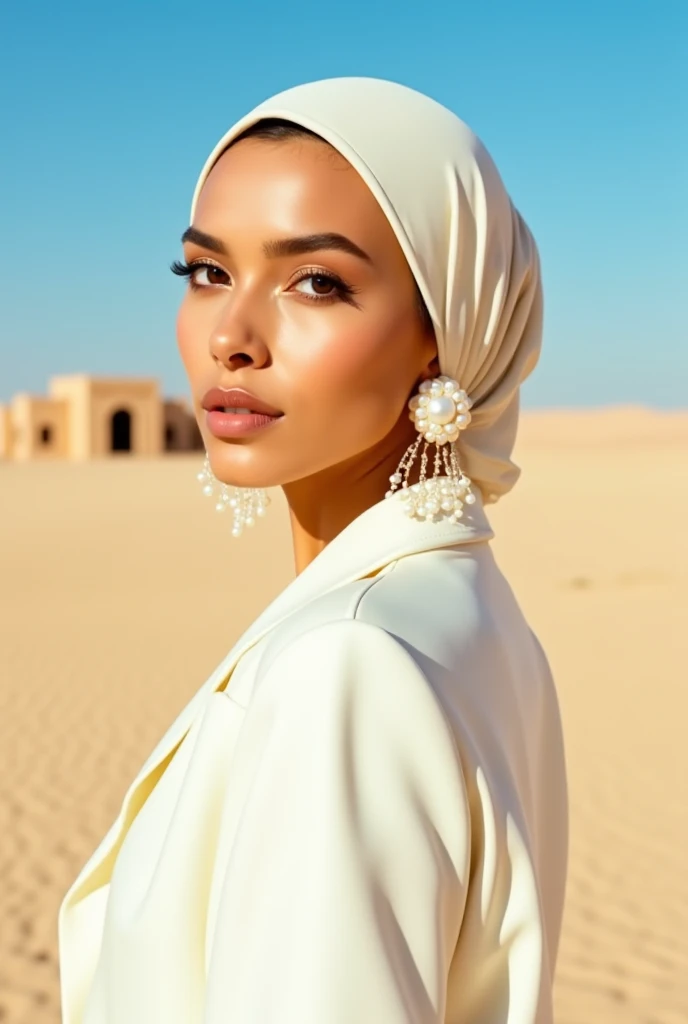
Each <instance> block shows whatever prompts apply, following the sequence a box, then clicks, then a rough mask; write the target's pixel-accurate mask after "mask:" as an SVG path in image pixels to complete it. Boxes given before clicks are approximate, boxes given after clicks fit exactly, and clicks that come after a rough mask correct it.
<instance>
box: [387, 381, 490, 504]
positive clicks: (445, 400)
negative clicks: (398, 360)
mask: <svg viewBox="0 0 688 1024" xmlns="http://www.w3.org/2000/svg"><path fill="white" fill-rule="evenodd" d="M408 404H409V409H410V410H411V413H410V419H411V420H413V422H414V425H415V427H416V430H418V432H419V434H420V436H419V437H418V438H417V439H416V440H415V441H414V442H413V444H411V445H410V446H409V447H408V448H407V450H406V452H405V453H404V455H403V457H402V459H401V462H400V463H399V466H398V467H397V469H396V472H394V473H393V474H392V476H391V477H390V478H389V481H390V483H391V485H392V486H391V488H390V490H389V491H387V494H386V495H385V497H387V498H391V497H392V496H393V495H394V493H395V491H396V490H397V488H398V487H399V485H401V488H402V489H401V491H400V492H399V494H398V495H397V497H398V498H400V500H401V501H403V502H404V505H405V512H406V514H407V515H408V516H409V517H411V518H414V519H419V520H435V519H438V518H439V519H449V520H450V521H451V522H455V523H456V522H458V521H459V519H461V517H462V516H463V506H464V505H473V504H474V503H475V500H476V499H475V495H474V494H473V492H472V491H471V489H470V488H471V481H470V479H469V478H468V477H467V476H466V475H465V474H464V473H463V472H462V471H461V470H460V469H459V463H458V459H457V457H456V451H455V450H454V442H455V441H456V440H457V438H458V436H459V432H460V431H461V430H465V429H466V427H467V426H468V425H469V423H470V422H471V413H470V408H471V406H472V404H473V403H472V401H471V399H470V398H469V397H468V395H467V394H466V392H465V391H463V390H462V389H461V388H460V387H459V384H458V382H457V381H455V380H454V379H453V378H451V377H446V376H441V377H436V378H435V379H434V380H432V381H430V380H426V381H423V383H422V384H421V385H420V387H419V388H418V394H417V395H415V396H414V397H413V398H412V399H411V400H410V401H409V403H408ZM422 442H425V443H424V444H423V451H422V453H421V465H420V480H419V481H418V483H417V484H413V485H411V486H409V482H408V480H409V474H410V472H411V467H412V465H413V463H414V462H415V459H416V455H417V454H418V449H419V448H420V445H421V443H422ZM429 444H434V445H435V446H436V447H435V459H434V472H433V476H432V478H431V479H430V480H427V479H426V470H427V464H428V445H429ZM442 467H444V471H445V473H446V476H440V473H441V471H442Z"/></svg>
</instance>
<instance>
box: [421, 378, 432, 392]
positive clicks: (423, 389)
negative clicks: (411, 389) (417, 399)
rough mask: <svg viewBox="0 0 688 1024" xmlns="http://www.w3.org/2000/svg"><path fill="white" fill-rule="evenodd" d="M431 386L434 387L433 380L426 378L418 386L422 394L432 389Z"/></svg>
mask: <svg viewBox="0 0 688 1024" xmlns="http://www.w3.org/2000/svg"><path fill="white" fill-rule="evenodd" d="M431 388H432V381H431V380H424V381H422V383H421V384H420V385H419V386H418V390H419V391H420V392H421V394H425V392H426V391H430V389H431Z"/></svg>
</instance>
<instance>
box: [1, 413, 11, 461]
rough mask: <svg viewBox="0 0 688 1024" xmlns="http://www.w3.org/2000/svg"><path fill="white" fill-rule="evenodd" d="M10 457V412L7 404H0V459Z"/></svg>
mask: <svg viewBox="0 0 688 1024" xmlns="http://www.w3.org/2000/svg"><path fill="white" fill-rule="evenodd" d="M11 458H12V413H11V410H10V407H9V405H5V404H0V459H11Z"/></svg>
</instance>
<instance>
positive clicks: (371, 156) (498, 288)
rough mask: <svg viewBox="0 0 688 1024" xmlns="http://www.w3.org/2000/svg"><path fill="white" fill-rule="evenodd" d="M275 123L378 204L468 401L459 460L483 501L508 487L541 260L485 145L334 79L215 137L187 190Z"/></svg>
mask: <svg viewBox="0 0 688 1024" xmlns="http://www.w3.org/2000/svg"><path fill="white" fill-rule="evenodd" d="M268 117H278V118H284V119H286V120H289V121H293V122H294V123H296V124H298V125H302V126H303V127H304V128H309V129H310V130H311V131H314V132H316V133H317V134H318V135H320V136H321V137H322V138H323V139H325V140H326V141H327V142H329V143H330V145H331V146H333V147H334V148H335V149H336V150H338V151H339V152H340V153H341V154H342V156H344V157H345V158H346V160H348V161H349V163H350V164H351V165H352V166H353V167H354V168H355V170H356V171H357V172H358V173H359V174H360V176H361V177H362V178H363V180H364V181H365V183H366V185H367V186H368V188H369V189H370V191H371V192H372V194H373V195H374V196H375V198H376V200H377V201H378V203H379V205H380V207H381V208H382V210H383V212H384V214H385V216H386V217H387V219H388V220H389V222H390V224H391V226H392V228H393V230H394V232H395V234H396V237H397V239H398V240H399V244H400V245H401V248H402V250H403V252H404V254H405V256H406V259H407V261H408V263H409V266H410V268H411V272H412V273H413V275H414V277H415V279H416V281H417V283H418V287H419V289H420V292H421V294H422V296H423V298H424V300H425V303H426V305H427V308H428V311H429V313H430V316H431V318H432V321H433V324H434V328H435V334H436V338H437V349H438V356H439V364H440V372H441V373H443V374H446V375H447V376H449V377H453V378H454V379H455V380H457V381H458V382H459V384H460V385H461V387H462V388H463V389H464V390H465V391H466V392H467V393H468V395H469V396H470V398H471V399H472V400H473V408H472V409H471V414H472V421H471V423H470V425H469V427H468V428H467V429H466V430H462V432H461V434H460V435H459V440H458V442H457V445H456V447H457V454H458V456H459V463H460V465H461V468H462V469H463V470H464V472H465V473H466V474H467V475H468V476H469V477H470V478H471V479H472V480H473V481H474V483H475V484H477V485H478V486H479V487H480V489H481V491H482V493H483V497H484V501H485V502H486V503H489V502H495V501H497V500H498V499H499V498H500V497H501V496H502V494H505V493H506V492H507V491H509V490H511V488H512V487H513V485H514V484H515V482H516V480H517V479H518V477H519V475H520V469H519V468H518V466H516V465H515V464H514V463H513V462H512V461H511V458H510V456H511V453H512V450H513V446H514V442H515V439H516V430H517V425H518V413H519V387H520V384H521V382H522V381H523V380H524V379H525V378H526V377H527V376H528V375H529V374H530V373H531V371H532V370H533V368H534V366H535V364H536V363H537V360H538V358H539V354H540V348H541V344H542V320H543V298H542V285H541V275H540V261H539V256H538V251H537V248H536V245H535V241H534V239H533V236H532V235H531V233H530V230H529V229H528V227H527V225H526V223H525V222H524V220H523V219H522V217H521V215H520V214H519V212H518V210H517V209H516V208H515V207H514V205H513V203H512V202H511V200H510V198H509V196H508V194H507V192H506V189H505V187H504V184H503V182H502V180H501V177H500V175H499V172H498V171H497V168H496V166H495V164H494V162H493V160H492V158H491V157H490V155H489V153H488V152H487V150H486V149H485V147H484V145H483V144H482V142H481V141H480V140H479V139H478V138H477V137H476V135H475V134H474V133H473V132H472V131H471V129H470V128H469V127H468V126H467V125H466V124H465V123H464V122H463V121H461V120H460V119H459V118H458V117H457V116H456V115H455V114H453V113H452V112H451V111H450V110H448V109H447V108H446V107H444V106H442V105H441V104H440V103H437V102H436V101H435V100H432V99H430V98H429V97H428V96H425V95H423V94H422V93H419V92H416V91H415V90H413V89H409V88H408V87H406V86H403V85H399V84H397V83H394V82H388V81H384V80H382V79H377V78H331V79H325V80H323V81H319V82H311V83H308V84H305V85H299V86H296V87H295V88H293V89H288V90H287V91H286V92H282V93H278V94H277V95H276V96H273V97H272V99H269V100H266V101H265V102H263V103H261V104H259V105H258V106H257V107H255V108H254V109H253V110H252V111H251V112H250V113H249V114H246V115H245V116H244V117H242V118H241V119H240V120H239V121H237V123H236V124H235V125H234V126H233V127H232V128H230V129H229V131H228V132H226V133H225V135H224V136H223V137H222V138H221V139H220V141H219V142H218V143H217V145H216V146H215V148H214V149H213V151H212V153H211V154H210V156H209V157H208V159H207V161H206V163H205V165H204V167H203V170H202V171H201V174H200V177H199V179H198V183H197V185H196V188H195V191H194V195H193V200H192V206H191V220H192V222H193V215H194V210H195V207H196V202H197V199H198V195H199V193H200V190H201V188H202V186H203V183H204V181H205V179H206V177H207V175H208V173H209V171H210V169H211V167H212V166H213V164H214V163H215V162H216V160H217V159H218V158H219V156H220V155H221V153H222V152H223V151H224V150H225V149H226V148H227V146H228V145H229V144H230V142H232V140H233V139H235V138H236V137H237V136H238V135H239V134H241V132H243V131H244V130H245V129H246V128H249V127H250V126H251V125H252V124H254V123H256V122H257V121H260V120H262V119H263V118H268Z"/></svg>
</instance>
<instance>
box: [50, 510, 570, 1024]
mask: <svg viewBox="0 0 688 1024" xmlns="http://www.w3.org/2000/svg"><path fill="white" fill-rule="evenodd" d="M466 513H467V514H466V518H465V519H464V520H463V521H462V522H460V523H458V524H446V523H445V524H434V523H418V522H415V521H412V520H409V519H407V517H406V515H405V514H404V512H403V511H402V508H401V506H400V503H399V502H397V501H396V500H383V501H381V502H380V503H379V504H377V505H375V506H373V507H372V508H371V509H369V510H368V511H366V512H365V513H364V514H363V515H361V516H360V517H359V518H358V519H356V520H355V521H354V522H353V523H351V525H350V526H349V527H347V528H346V529H345V530H344V531H343V532H342V533H341V534H340V535H339V536H338V537H337V538H336V539H335V540H334V541H332V543H331V544H329V545H328V546H327V548H325V550H324V551H323V552H322V553H321V554H320V555H319V556H318V557H317V558H316V559H315V560H314V561H313V562H312V563H311V565H309V566H308V568H307V569H306V570H305V571H304V572H303V573H301V575H299V576H297V577H296V579H295V580H294V581H293V582H292V583H291V584H290V585H289V586H288V587H287V588H286V589H285V590H284V591H283V593H282V594H281V595H280V596H279V597H278V598H277V599H276V600H275V601H274V602H273V603H272V604H271V605H270V606H269V607H268V608H267V610H266V611H265V612H264V613H263V614H262V615H261V616H260V617H259V618H258V619H257V620H256V622H255V623H254V624H253V626H252V627H251V628H250V629H249V630H248V631H247V632H246V633H245V634H244V636H242V637H241V639H240V640H239V641H238V642H237V644H236V645H235V647H234V648H233V650H231V651H230V653H229V654H228V655H227V657H226V658H225V659H224V661H223V662H222V663H221V664H220V665H219V666H218V667H217V669H216V670H215V671H214V672H213V673H212V675H211V676H210V678H209V679H208V680H207V681H206V682H205V683H204V684H203V686H202V687H201V688H200V689H199V690H198V692H197V693H196V694H195V696H194V697H192V699H191V700H190V701H189V703H188V705H187V706H186V707H185V708H184V710H183V711H182V712H181V714H180V715H179V716H178V718H177V719H176V720H175V721H174V722H173V723H172V725H171V726H170V727H169V729H168V730H167V732H166V733H165V735H164V736H163V737H162V739H161V740H160V742H159V743H158V745H157V746H156V747H155V749H154V750H153V752H152V753H151V754H150V756H149V757H148V759H147V761H146V762H145V764H144V765H143V766H142V768H141V770H140V771H139V773H138V775H137V776H136V778H135V779H134V780H133V782H132V783H131V785H130V787H129V789H128V790H127V793H126V795H125V797H124V800H123V804H122V808H121V811H120V814H119V816H118V818H117V820H116V821H115V822H114V824H113V825H112V827H111V828H110V830H109V832H108V833H107V835H106V836H105V838H104V839H103V840H102V842H101V843H100V845H99V846H98V848H97V849H96V850H95V852H94V853H93V855H92V856H91V858H90V859H89V860H88V862H87V863H86V865H85V866H84V868H83V869H82V870H81V872H80V873H79V875H78V877H77V878H76V880H75V881H74V883H73V884H72V886H71V887H70V889H69V891H68V892H67V894H66V895H65V897H64V900H63V902H62V905H61V907H60V914H59V951H60V972H61V987H62V1015H63V1016H62V1019H63V1024H478V1022H480V1024H507V1022H508V1024H551V1022H552V976H553V972H554V966H555V962H556V956H557V946H558V940H559V933H560V928H561V921H562V910H563V903H564V892H565V878H566V866H567V849H568V827H567V822H568V812H567V784H566V771H565V759H564V750H563V740H562V731H561V723H560V715H559V707H558V702H557V696H556V692H555V689H554V685H553V682H552V678H551V675H550V671H549V668H548V664H547V661H546V659H545V656H544V654H543V652H542V649H541V647H540V645H539V643H538V641H537V640H536V638H535V637H534V635H533V633H532V632H531V630H530V629H529V627H528V625H527V623H526V621H525V620H524V618H523V615H522V613H521V611H520V610H519V607H518V605H517V603H516V601H515V598H514V596H513V594H512V591H511V589H510V588H509V586H508V584H507V582H506V581H505V579H504V577H503V576H502V574H501V572H500V570H499V568H498V567H497V565H496V563H495V561H494V557H493V553H492V549H491V547H490V544H489V540H490V538H491V537H492V536H493V534H492V530H491V528H490V526H489V523H488V520H487V518H486V516H485V512H484V510H483V508H482V505H481V503H480V500H478V502H477V504H476V505H474V506H473V508H472V509H471V510H469V509H468V508H466Z"/></svg>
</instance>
